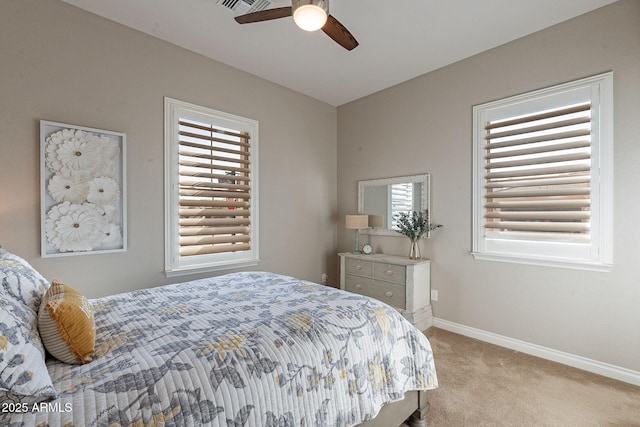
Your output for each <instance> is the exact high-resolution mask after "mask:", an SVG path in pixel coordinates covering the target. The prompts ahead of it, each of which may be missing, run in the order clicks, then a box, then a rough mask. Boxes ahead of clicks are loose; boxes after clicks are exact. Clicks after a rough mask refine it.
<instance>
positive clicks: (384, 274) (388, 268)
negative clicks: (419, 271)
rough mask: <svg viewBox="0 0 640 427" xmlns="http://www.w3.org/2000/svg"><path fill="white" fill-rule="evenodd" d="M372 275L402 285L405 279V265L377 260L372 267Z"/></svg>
mask: <svg viewBox="0 0 640 427" xmlns="http://www.w3.org/2000/svg"><path fill="white" fill-rule="evenodd" d="M373 277H375V278H376V279H381V280H388V281H390V282H395V283H401V284H403V285H404V283H405V279H406V267H405V266H404V265H395V264H385V263H381V262H377V263H376V264H375V266H374V269H373Z"/></svg>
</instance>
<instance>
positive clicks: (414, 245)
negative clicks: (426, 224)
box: [409, 239, 422, 259]
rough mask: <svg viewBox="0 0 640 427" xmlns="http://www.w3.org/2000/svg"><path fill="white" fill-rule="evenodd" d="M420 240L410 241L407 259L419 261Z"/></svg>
mask: <svg viewBox="0 0 640 427" xmlns="http://www.w3.org/2000/svg"><path fill="white" fill-rule="evenodd" d="M420 258H422V257H421V256H420V239H411V248H410V250H409V259H420Z"/></svg>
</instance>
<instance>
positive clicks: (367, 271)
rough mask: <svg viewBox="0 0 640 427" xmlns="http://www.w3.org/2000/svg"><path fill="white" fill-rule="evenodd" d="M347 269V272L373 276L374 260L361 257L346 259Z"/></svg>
mask: <svg viewBox="0 0 640 427" xmlns="http://www.w3.org/2000/svg"><path fill="white" fill-rule="evenodd" d="M345 270H346V272H347V273H351V274H358V275H360V276H368V277H371V276H373V262H371V261H363V260H359V259H347V260H345Z"/></svg>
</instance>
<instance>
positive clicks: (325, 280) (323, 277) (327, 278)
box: [320, 273, 329, 285]
mask: <svg viewBox="0 0 640 427" xmlns="http://www.w3.org/2000/svg"><path fill="white" fill-rule="evenodd" d="M328 280H329V275H328V274H327V273H322V277H321V278H320V282H321V283H322V284H323V285H326V284H327V281H328Z"/></svg>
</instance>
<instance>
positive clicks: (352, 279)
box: [338, 252, 433, 331]
mask: <svg viewBox="0 0 640 427" xmlns="http://www.w3.org/2000/svg"><path fill="white" fill-rule="evenodd" d="M338 255H339V256H340V289H344V290H347V291H350V292H354V293H357V294H360V295H366V296H369V297H373V298H376V299H378V300H380V301H383V302H385V303H387V304H389V305H390V306H392V307H394V308H395V309H396V310H398V311H399V312H400V313H401V314H402V315H403V316H404V317H405V318H406V319H407V320H409V321H410V322H411V323H413V324H414V325H415V326H416V327H417V328H418V329H420V330H421V331H424V330H425V329H427V328H429V327H430V326H432V325H433V311H432V309H431V298H430V296H431V260H428V259H422V260H411V259H409V258H406V257H399V256H394V255H383V254H374V255H360V254H352V253H349V252H343V253H340V254H338Z"/></svg>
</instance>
